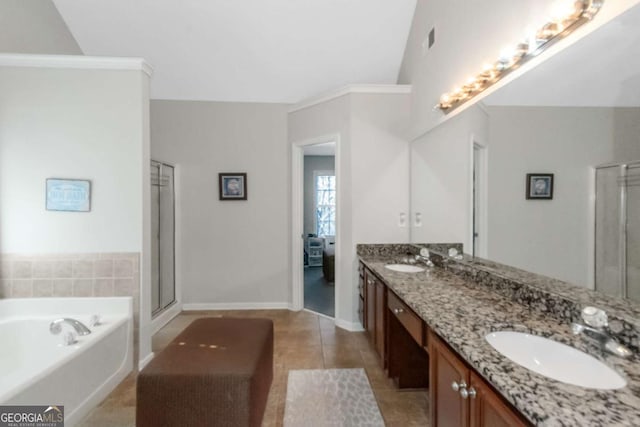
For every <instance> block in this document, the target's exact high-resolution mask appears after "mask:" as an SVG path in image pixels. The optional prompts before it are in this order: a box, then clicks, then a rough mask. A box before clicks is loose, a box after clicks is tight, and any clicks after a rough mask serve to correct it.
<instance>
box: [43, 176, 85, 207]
mask: <svg viewBox="0 0 640 427" xmlns="http://www.w3.org/2000/svg"><path fill="white" fill-rule="evenodd" d="M46 208H47V210H48V211H62V212H89V211H90V210H91V181H89V180H87V179H62V178H48V179H47V202H46Z"/></svg>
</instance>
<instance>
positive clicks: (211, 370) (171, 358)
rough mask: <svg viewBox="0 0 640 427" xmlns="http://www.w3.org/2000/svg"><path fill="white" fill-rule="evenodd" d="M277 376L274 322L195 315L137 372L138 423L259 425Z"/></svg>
mask: <svg viewBox="0 0 640 427" xmlns="http://www.w3.org/2000/svg"><path fill="white" fill-rule="evenodd" d="M272 380H273V322H272V321H271V320H267V319H235V318H203V319H198V320H196V321H194V322H193V323H192V324H191V325H189V326H188V327H187V328H186V329H185V330H184V331H183V332H182V333H181V334H180V335H178V337H177V338H176V339H175V340H173V341H172V342H171V343H170V344H169V345H168V346H167V348H165V349H164V350H163V351H162V352H161V353H160V354H158V355H157V356H156V357H155V358H154V359H153V360H152V361H151V362H150V363H149V365H147V366H146V367H145V368H144V369H143V370H142V371H141V372H140V374H139V376H138V381H137V390H136V394H137V404H136V425H137V426H139V427H147V426H148V427H160V426H233V427H237V426H259V425H261V423H262V417H263V415H264V410H265V407H266V404H267V397H268V396H269V388H270V387H271V381H272Z"/></svg>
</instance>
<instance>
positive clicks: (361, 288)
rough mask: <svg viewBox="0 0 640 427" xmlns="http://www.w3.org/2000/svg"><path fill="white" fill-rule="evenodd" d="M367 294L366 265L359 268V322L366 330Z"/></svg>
mask: <svg viewBox="0 0 640 427" xmlns="http://www.w3.org/2000/svg"><path fill="white" fill-rule="evenodd" d="M365 294H366V282H365V279H364V265H362V264H360V265H359V266H358V320H360V324H361V325H362V327H363V328H365V329H366V325H367V321H366V319H365V317H364V316H365V312H366V310H365Z"/></svg>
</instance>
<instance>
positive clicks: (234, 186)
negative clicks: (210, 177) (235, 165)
mask: <svg viewBox="0 0 640 427" xmlns="http://www.w3.org/2000/svg"><path fill="white" fill-rule="evenodd" d="M218 187H219V190H220V192H219V196H220V200H247V174H246V173H244V172H226V173H219V174H218Z"/></svg>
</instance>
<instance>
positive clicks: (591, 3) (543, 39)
mask: <svg viewBox="0 0 640 427" xmlns="http://www.w3.org/2000/svg"><path fill="white" fill-rule="evenodd" d="M603 3H604V0H569V1H562V2H559V3H557V4H556V5H554V7H553V8H552V13H551V16H552V17H551V20H550V21H549V22H547V23H546V24H544V25H542V26H541V27H540V28H538V29H537V30H535V31H533V32H531V34H529V35H528V36H527V38H526V39H525V40H523V41H521V42H519V43H517V44H516V45H515V46H509V47H507V48H505V49H503V50H502V52H500V56H499V57H498V60H497V61H496V62H494V63H493V64H485V65H484V67H483V68H482V71H481V72H480V73H479V74H478V75H476V76H475V77H470V78H469V79H468V80H467V81H466V83H465V84H464V85H463V86H460V87H457V88H455V89H454V90H452V91H451V92H448V93H445V94H443V95H442V96H441V97H440V102H439V103H438V105H436V107H435V108H436V109H440V110H442V111H443V112H444V113H449V112H451V111H453V110H454V109H456V108H457V107H459V106H460V105H462V104H464V103H465V102H467V101H468V100H470V99H472V98H473V97H475V96H476V95H478V94H480V93H481V92H483V91H484V90H485V89H487V88H489V87H491V86H492V85H494V84H495V83H496V82H498V81H500V80H501V79H502V78H503V77H504V76H506V75H507V74H509V73H510V72H511V71H513V70H515V69H517V68H518V67H520V66H521V65H522V64H524V63H525V62H527V61H528V60H530V59H531V58H533V57H535V56H537V55H539V54H540V53H541V52H543V51H544V50H545V49H547V48H549V47H550V46H551V45H553V44H554V43H555V42H557V41H558V40H561V39H563V38H565V37H566V36H568V35H569V34H571V33H572V32H574V31H575V30H576V29H577V28H579V27H581V26H582V25H583V24H585V23H587V22H589V21H590V20H591V19H593V17H594V16H595V15H596V14H597V13H598V12H599V11H600V9H601V8H602V5H603Z"/></svg>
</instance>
